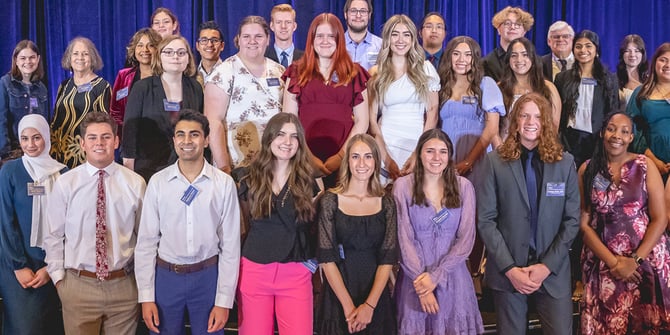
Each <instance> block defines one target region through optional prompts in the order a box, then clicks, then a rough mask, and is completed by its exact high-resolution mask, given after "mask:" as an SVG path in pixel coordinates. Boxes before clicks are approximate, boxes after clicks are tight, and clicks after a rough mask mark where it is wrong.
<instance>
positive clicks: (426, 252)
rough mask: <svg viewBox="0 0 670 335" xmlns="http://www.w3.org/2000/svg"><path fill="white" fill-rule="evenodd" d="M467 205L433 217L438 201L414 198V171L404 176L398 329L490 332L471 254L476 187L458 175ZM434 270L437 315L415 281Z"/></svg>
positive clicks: (432, 334) (432, 333)
mask: <svg viewBox="0 0 670 335" xmlns="http://www.w3.org/2000/svg"><path fill="white" fill-rule="evenodd" d="M457 179H458V184H459V192H460V195H461V207H460V208H449V209H448V212H449V215H448V217H447V218H446V220H444V221H442V222H441V223H439V224H436V223H434V222H433V220H432V218H433V217H434V216H435V215H436V212H435V209H434V208H433V207H432V206H418V205H415V204H413V203H412V187H413V184H414V175H413V174H410V175H408V176H405V177H401V178H398V179H397V180H396V182H395V184H394V187H393V195H394V198H395V201H396V206H397V211H398V243H399V245H400V253H401V261H400V266H401V273H400V274H399V275H398V283H397V284H396V304H397V308H398V323H399V331H398V334H408V335H418V334H422V335H424V334H425V335H451V334H481V333H483V331H484V327H483V325H482V318H481V314H480V313H479V306H478V304H477V298H476V296H475V291H474V287H473V285H472V278H471V277H470V273H469V272H468V268H467V266H466V263H465V261H466V259H467V258H468V255H469V254H470V251H471V250H472V245H473V243H474V240H475V191H474V188H473V186H472V183H470V181H468V180H467V179H465V178H463V177H457ZM423 272H428V273H429V274H430V276H431V278H432V279H433V282H434V283H436V284H437V287H436V288H435V290H434V291H433V293H434V294H435V297H436V299H437V303H438V305H439V308H440V310H439V312H438V313H437V314H434V315H432V314H427V313H424V312H423V311H422V310H421V304H420V302H419V298H418V296H417V294H416V292H415V290H414V287H413V285H412V281H413V279H414V278H416V277H417V276H419V274H421V273H423Z"/></svg>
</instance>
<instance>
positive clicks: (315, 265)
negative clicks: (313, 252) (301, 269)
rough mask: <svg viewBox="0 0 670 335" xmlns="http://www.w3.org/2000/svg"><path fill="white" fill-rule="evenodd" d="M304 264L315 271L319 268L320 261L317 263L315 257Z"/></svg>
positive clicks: (310, 270) (312, 271) (311, 270)
mask: <svg viewBox="0 0 670 335" xmlns="http://www.w3.org/2000/svg"><path fill="white" fill-rule="evenodd" d="M302 265H304V266H305V267H306V268H307V269H308V270H309V272H311V273H315V272H316V269H318V268H319V263H317V262H316V259H314V258H311V259H308V260H306V261H304V262H302Z"/></svg>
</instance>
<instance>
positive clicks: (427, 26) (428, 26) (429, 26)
mask: <svg viewBox="0 0 670 335" xmlns="http://www.w3.org/2000/svg"><path fill="white" fill-rule="evenodd" d="M423 29H426V30H444V25H441V24H436V25H432V24H425V25H423Z"/></svg>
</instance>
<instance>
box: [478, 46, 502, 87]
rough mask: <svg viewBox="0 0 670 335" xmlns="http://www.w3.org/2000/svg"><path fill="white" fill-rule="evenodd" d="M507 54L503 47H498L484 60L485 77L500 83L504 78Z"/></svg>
mask: <svg viewBox="0 0 670 335" xmlns="http://www.w3.org/2000/svg"><path fill="white" fill-rule="evenodd" d="M505 53H506V52H505V50H503V49H502V48H501V47H497V48H495V49H493V51H491V52H490V53H489V54H488V55H486V57H484V58H482V67H484V75H486V76H489V77H491V78H493V80H494V81H495V82H499V81H500V79H501V78H502V76H503V69H504V65H503V64H504V62H505Z"/></svg>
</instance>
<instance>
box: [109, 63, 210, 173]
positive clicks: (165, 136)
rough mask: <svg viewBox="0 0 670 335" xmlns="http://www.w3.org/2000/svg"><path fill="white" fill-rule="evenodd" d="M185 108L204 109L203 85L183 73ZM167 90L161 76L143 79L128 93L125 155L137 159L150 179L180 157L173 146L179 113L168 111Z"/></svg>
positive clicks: (123, 143) (124, 133) (139, 171)
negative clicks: (175, 124)
mask: <svg viewBox="0 0 670 335" xmlns="http://www.w3.org/2000/svg"><path fill="white" fill-rule="evenodd" d="M181 85H182V86H181V87H182V102H181V108H182V109H184V108H190V109H194V110H196V111H198V112H201V113H202V111H203V94H202V86H200V83H198V81H196V80H195V79H194V78H191V77H186V76H182V80H181ZM164 99H166V97H165V89H164V88H163V84H162V83H161V77H160V76H151V77H149V78H145V79H142V80H140V81H138V82H137V83H136V84H135V85H133V89H132V90H131V91H130V95H129V96H128V103H127V105H126V115H125V116H124V122H123V125H124V127H123V137H122V148H123V157H125V158H134V159H135V172H137V173H138V174H140V175H141V176H142V177H144V179H145V180H146V181H147V182H148V181H149V178H150V177H151V176H152V175H153V174H154V173H155V172H156V171H158V170H160V169H162V168H164V167H166V166H167V165H170V164H172V163H174V162H175V161H176V159H177V157H176V154H175V153H174V147H173V145H172V137H173V132H174V124H173V122H174V120H173V119H174V117H175V116H176V112H166V111H165V107H164V104H163V100H164Z"/></svg>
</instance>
